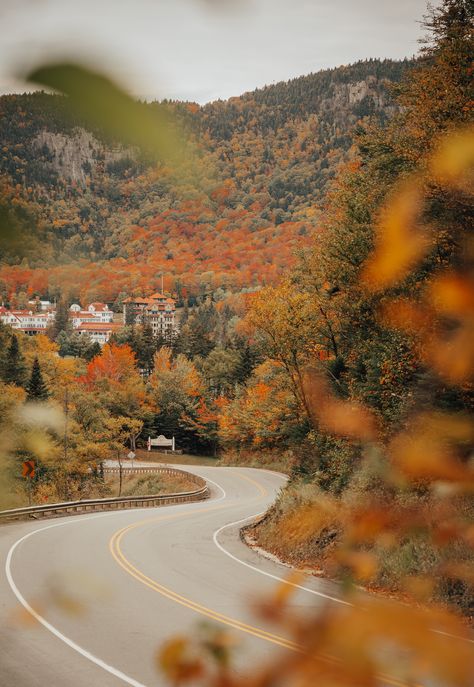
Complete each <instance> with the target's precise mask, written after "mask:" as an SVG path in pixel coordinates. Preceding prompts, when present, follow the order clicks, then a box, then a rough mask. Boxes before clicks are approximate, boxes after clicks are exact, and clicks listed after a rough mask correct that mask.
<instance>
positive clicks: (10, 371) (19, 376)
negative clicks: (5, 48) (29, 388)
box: [1, 334, 26, 386]
mask: <svg viewBox="0 0 474 687" xmlns="http://www.w3.org/2000/svg"><path fill="white" fill-rule="evenodd" d="M1 372H2V380H3V381H4V382H6V383H7V384H14V385H15V386H24V385H25V382H26V365H25V359H24V357H23V355H22V352H21V350H20V344H19V343H18V338H17V336H16V335H15V334H12V336H11V338H10V344H9V346H8V349H7V351H6V355H5V357H4V359H3V361H2V370H1Z"/></svg>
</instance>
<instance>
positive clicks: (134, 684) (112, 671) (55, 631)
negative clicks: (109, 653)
mask: <svg viewBox="0 0 474 687" xmlns="http://www.w3.org/2000/svg"><path fill="white" fill-rule="evenodd" d="M107 515H116V513H113V514H112V513H101V514H100V515H92V516H90V517H88V518H81V520H80V521H79V520H76V521H75V522H83V521H84V520H86V519H87V520H93V519H94V518H100V517H104V516H107ZM72 522H74V521H71V520H70V521H68V522H60V523H55V524H54V525H47V526H46V527H41V528H40V529H37V530H33V532H29V533H28V534H25V535H24V536H23V537H21V538H20V539H17V541H16V542H15V543H14V544H13V545H12V547H11V548H10V550H9V551H8V554H7V559H6V562H5V574H6V576H7V580H8V584H9V585H10V588H11V590H12V592H13V593H14V595H15V596H16V598H17V599H18V601H19V602H20V603H21V605H22V606H23V608H25V609H26V610H27V611H28V613H30V615H32V616H33V618H35V620H37V621H38V622H39V623H41V625H43V627H45V628H46V629H47V630H48V631H49V632H51V634H53V635H54V636H55V637H57V638H58V639H60V640H61V641H62V642H64V644H67V646H69V647H70V648H71V649H74V651H76V652H77V653H78V654H80V655H81V656H83V657H84V658H86V659H87V660H88V661H91V662H92V663H95V664H96V665H97V666H99V668H102V669H103V670H106V671H107V672H108V673H110V674H111V675H113V676H114V677H117V678H118V679H119V680H122V682H125V683H127V684H128V685H132V687H145V685H144V684H143V683H142V682H138V681H137V680H134V679H133V678H132V677H129V676H128V675H126V674H125V673H122V671H121V670H118V669H117V668H114V667H113V666H111V665H109V664H108V663H106V662H105V661H103V660H102V659H101V658H98V657H97V656H94V654H92V653H91V652H90V651H87V649H83V648H82V646H79V644H76V642H74V641H73V640H72V639H69V637H66V636H65V635H63V634H62V632H60V631H59V630H58V629H57V628H56V627H54V625H52V624H51V623H50V622H48V621H47V620H46V618H43V616H41V615H40V614H39V613H37V612H36V611H35V609H34V608H32V607H31V606H30V604H29V603H28V602H27V601H26V599H25V598H24V596H23V595H22V593H21V592H20V590H19V589H18V587H17V586H16V584H15V581H14V579H13V576H12V572H11V562H12V557H13V553H14V551H15V549H16V548H17V546H18V545H19V544H21V543H22V542H24V541H25V540H26V539H29V538H30V537H32V536H33V535H35V534H38V533H39V532H44V531H45V530H50V529H53V528H54V527H63V526H64V525H68V524H71V523H72Z"/></svg>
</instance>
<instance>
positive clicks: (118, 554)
mask: <svg viewBox="0 0 474 687" xmlns="http://www.w3.org/2000/svg"><path fill="white" fill-rule="evenodd" d="M238 476H239V477H240V478H242V479H245V480H247V481H248V482H250V483H252V484H254V485H255V486H256V487H257V488H258V490H259V492H260V494H261V495H262V497H263V496H267V495H268V492H267V491H266V490H265V489H264V487H262V486H261V485H260V484H258V482H256V481H255V480H253V479H252V478H251V477H247V476H246V475H238ZM222 508H226V506H225V505H222V506H210V507H208V508H201V509H199V510H197V511H193V512H192V515H194V514H195V513H206V512H210V511H213V510H220V509H222ZM186 515H188V516H189V515H190V513H188V512H187V511H186V512H183V513H174V514H173V515H165V516H160V517H158V518H148V519H146V520H140V521H139V522H136V523H133V524H131V525H127V526H126V527H123V528H122V529H120V530H118V531H117V532H115V533H114V534H113V535H112V537H111V538H110V541H109V551H110V553H111V555H112V557H113V558H114V560H115V561H116V562H117V563H118V565H119V566H120V567H121V568H123V570H125V572H127V573H128V574H129V575H131V576H132V577H133V578H135V579H136V580H138V581H139V582H141V583H142V584H144V585H146V586H147V587H149V588H150V589H152V590H153V591H155V592H157V593H158V594H161V596H164V597H166V598H167V599H170V600H171V601H174V602H175V603H178V604H180V605H181V606H184V607H185V608H189V609H190V610H192V611H194V612H196V613H199V614H200V615H203V616H205V617H207V618H210V619H211V620H215V621H216V622H219V623H222V624H223V625H227V626H229V627H232V628H234V629H236V630H239V631H240V632H245V633H246V634H249V635H252V636H254V637H257V638H258V639H263V640H265V641H267V642H270V643H272V644H276V645H278V646H280V647H283V648H285V649H289V650H290V651H296V652H299V653H304V649H303V647H302V646H300V645H299V644H297V643H296V642H293V641H291V640H288V639H285V638H284V637H280V636H279V635H276V634H273V633H271V632H267V631H266V630H263V629H261V628H258V627H255V626H253V625H249V624H247V623H244V622H242V621H240V620H237V619H235V618H231V617H230V616H226V615H224V614H222V613H219V612H218V611H214V610H212V609H211V608H208V607H207V606H203V605H202V604H199V603H197V602H195V601H193V600H192V599H188V598H187V597H185V596H182V595H181V594H178V593H177V592H174V591H173V590H172V589H169V588H168V587H165V586H164V585H162V584H160V583H159V582H157V581H156V580H153V579H152V578H151V577H148V576H147V575H145V573H143V572H142V571H141V570H139V569H138V568H136V567H135V566H134V565H133V564H132V563H131V562H130V561H129V560H128V558H126V556H125V555H124V553H123V551H122V548H121V544H122V539H123V537H124V536H125V534H127V533H128V532H130V531H132V530H134V529H136V528H137V527H141V526H142V525H145V524H149V523H153V522H163V521H165V520H175V519H177V518H181V517H185V516H186ZM320 658H323V659H324V660H326V661H330V662H338V659H336V658H334V657H331V656H325V655H320ZM379 678H380V679H381V680H382V681H383V682H384V683H385V684H387V685H392V686H393V687H408V686H407V685H406V683H404V682H401V681H399V680H397V679H396V678H392V677H389V676H387V675H380V676H379ZM415 687H421V686H420V685H416V686H415Z"/></svg>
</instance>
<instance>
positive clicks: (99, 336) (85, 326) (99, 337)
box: [75, 321, 122, 346]
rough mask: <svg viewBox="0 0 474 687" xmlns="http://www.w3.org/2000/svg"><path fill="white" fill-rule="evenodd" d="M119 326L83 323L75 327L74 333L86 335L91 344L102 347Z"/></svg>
mask: <svg viewBox="0 0 474 687" xmlns="http://www.w3.org/2000/svg"><path fill="white" fill-rule="evenodd" d="M121 326H122V325H120V324H116V323H113V322H110V323H107V322H97V321H95V322H83V323H82V324H79V325H78V326H77V327H76V329H75V331H76V332H78V333H79V334H87V336H88V337H89V339H90V340H91V341H92V343H98V344H100V345H101V346H103V345H104V344H106V343H107V342H108V340H109V339H110V337H111V336H112V334H113V333H114V332H116V331H117V330H118V329H120V328H121Z"/></svg>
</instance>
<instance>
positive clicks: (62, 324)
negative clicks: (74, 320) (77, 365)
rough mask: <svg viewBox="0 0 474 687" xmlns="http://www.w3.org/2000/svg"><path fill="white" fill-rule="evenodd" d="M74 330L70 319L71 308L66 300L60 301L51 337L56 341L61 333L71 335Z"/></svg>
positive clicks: (51, 329)
mask: <svg viewBox="0 0 474 687" xmlns="http://www.w3.org/2000/svg"><path fill="white" fill-rule="evenodd" d="M71 330H72V326H71V321H70V319H69V308H68V307H67V303H66V301H64V300H60V301H59V302H58V305H57V307H56V315H55V317H54V322H53V324H52V326H51V328H50V337H51V338H52V339H53V341H56V339H57V338H58V336H59V334H60V333H61V332H66V333H67V334H70V333H71Z"/></svg>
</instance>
